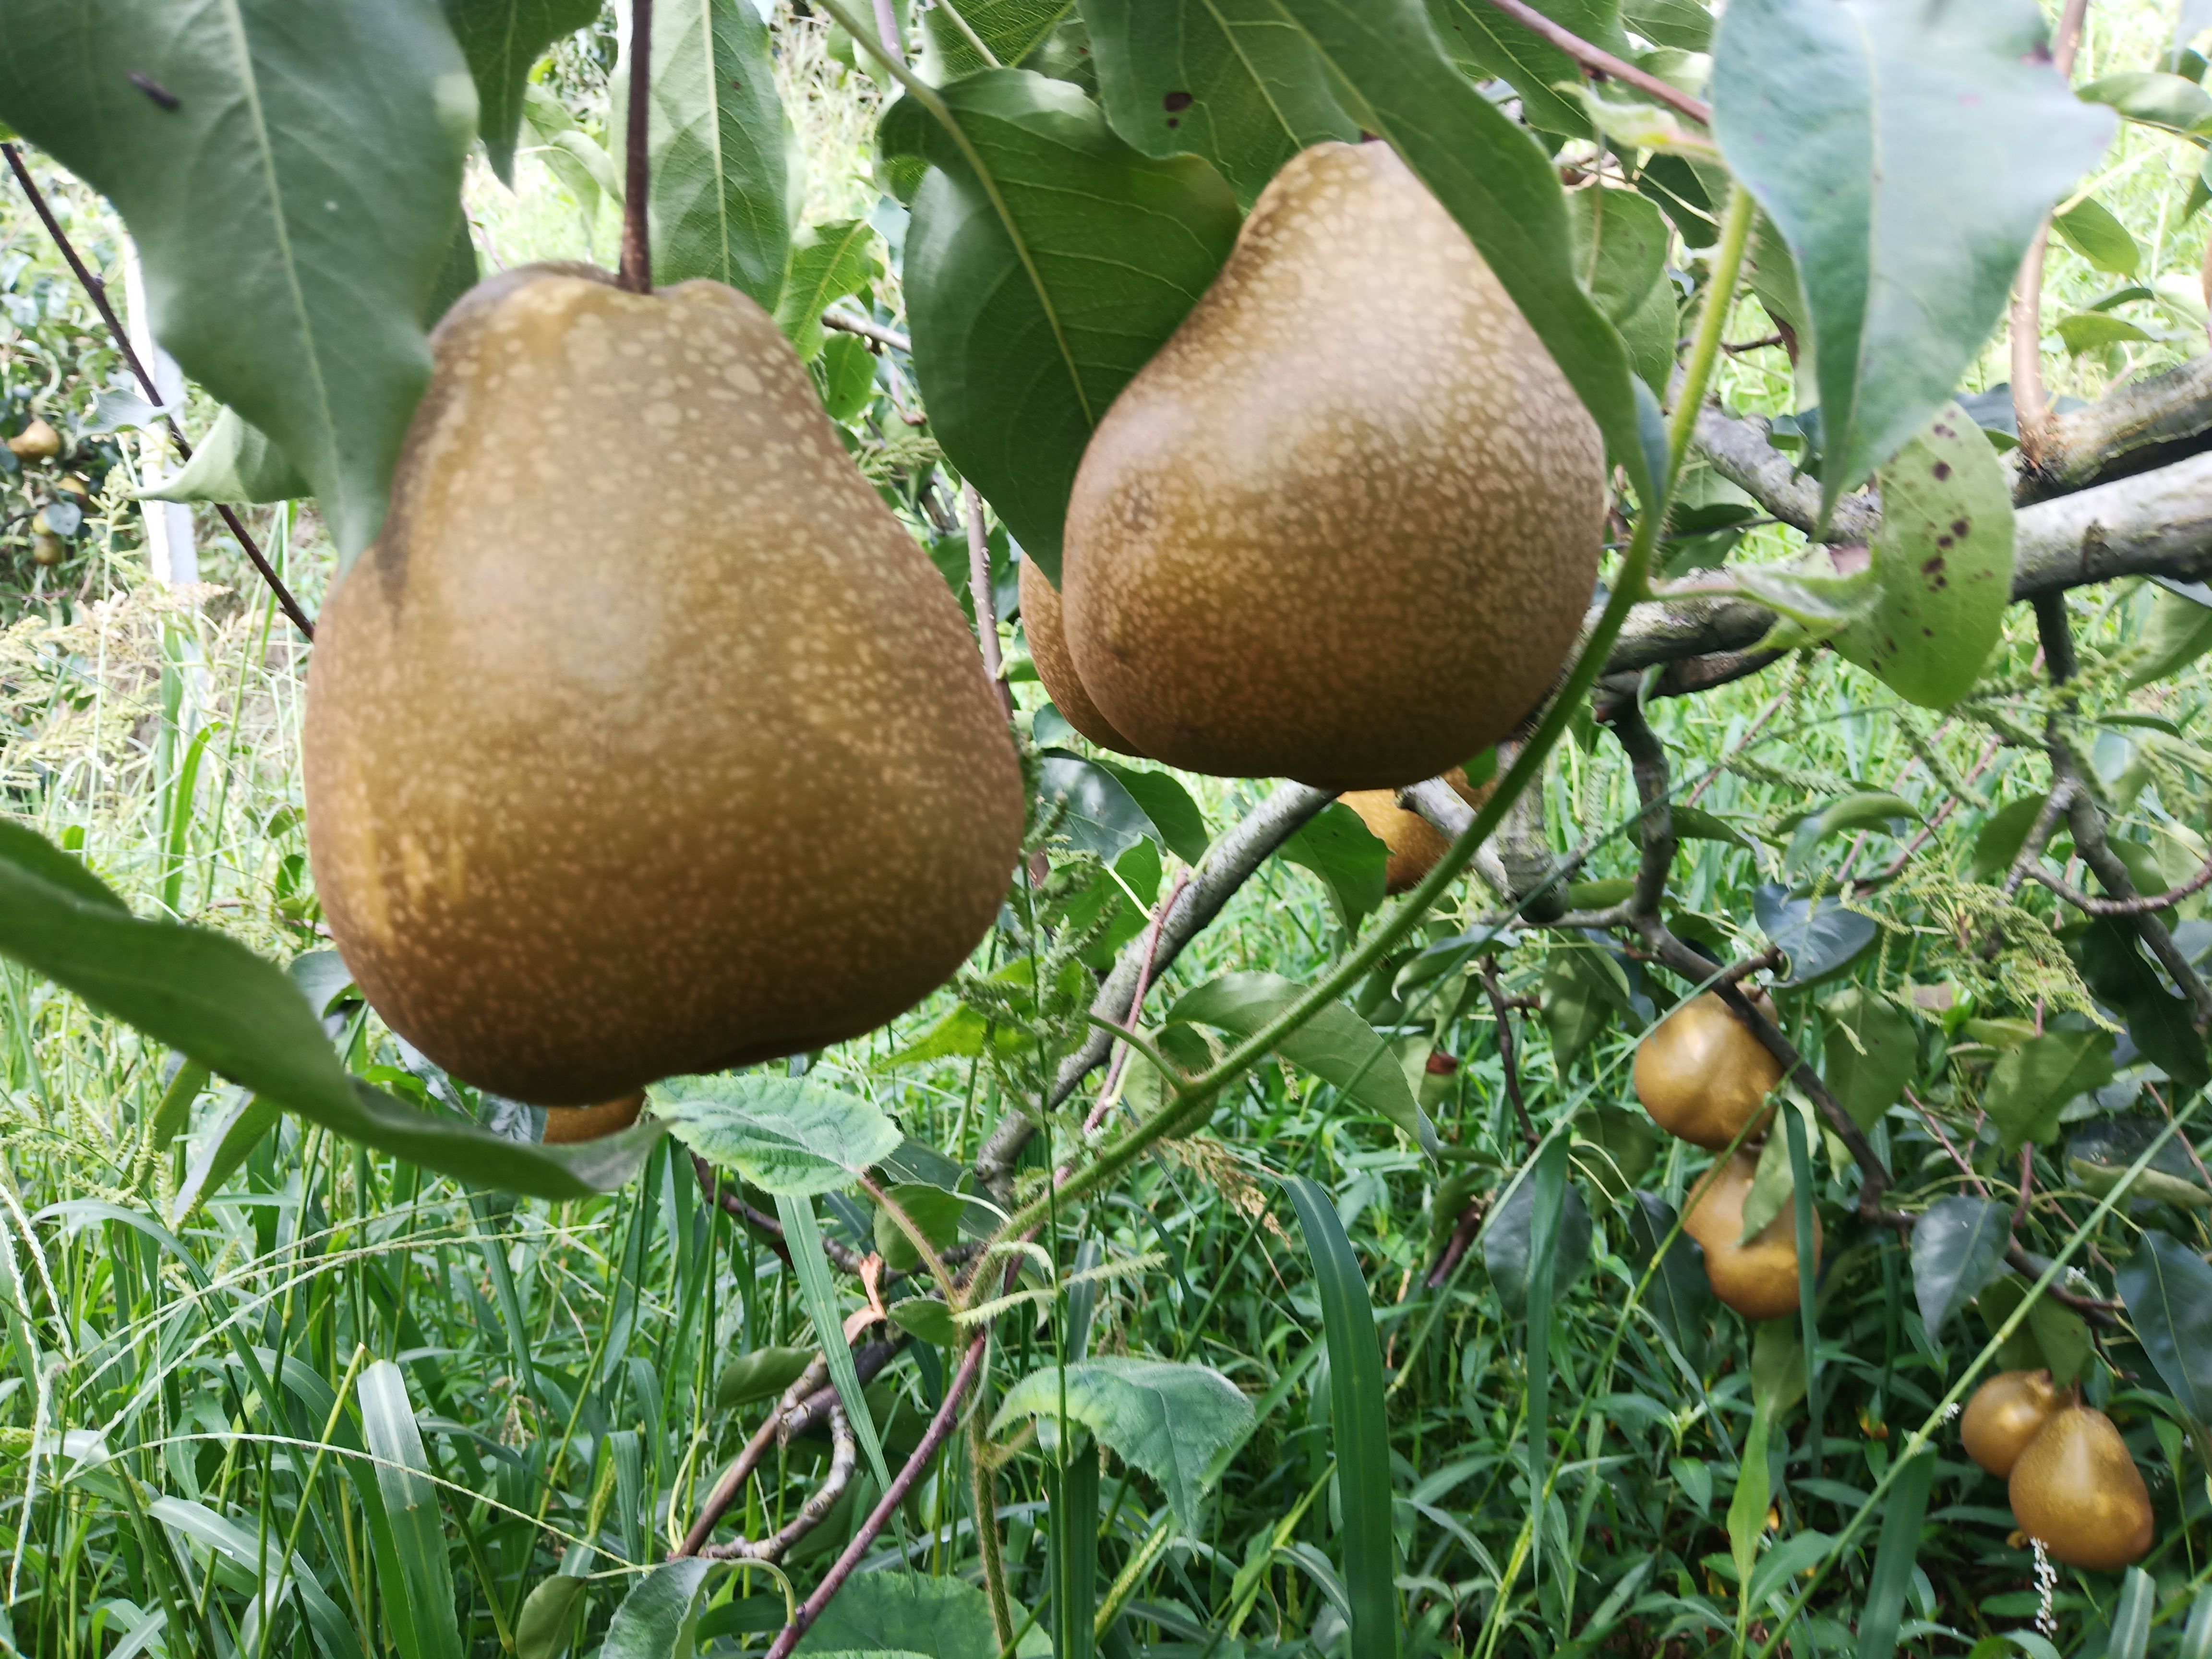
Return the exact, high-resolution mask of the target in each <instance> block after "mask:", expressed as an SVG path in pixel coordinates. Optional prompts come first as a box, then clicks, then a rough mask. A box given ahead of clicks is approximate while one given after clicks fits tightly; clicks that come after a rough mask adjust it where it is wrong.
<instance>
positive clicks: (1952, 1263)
mask: <svg viewBox="0 0 2212 1659" xmlns="http://www.w3.org/2000/svg"><path fill="white" fill-rule="evenodd" d="M2009 1243H2012V1213H2011V1212H2010V1211H2008V1209H2007V1208H2006V1207H2005V1206H2003V1205H2002V1204H1997V1203H1994V1202H1992V1201H1991V1200H1989V1199H1986V1198H1972V1197H1968V1196H1966V1194H1954V1195H1952V1196H1951V1197H1948V1198H1939V1199H1937V1200H1936V1201H1935V1202H1934V1203H1933V1204H1930V1205H1929V1206H1928V1210H1927V1212H1926V1213H1925V1214H1923V1216H1922V1217H1921V1218H1920V1220H1919V1223H1918V1225H1916V1226H1915V1227H1914V1228H1913V1230H1912V1292H1913V1295H1914V1296H1915V1297H1917V1299H1918V1301H1919V1303H1920V1320H1921V1323H1922V1324H1923V1325H1924V1326H1925V1327H1926V1328H1927V1330H1928V1334H1929V1337H1930V1338H1931V1339H1932V1338H1936V1337H1940V1336H1941V1335H1942V1334H1943V1328H1944V1326H1946V1325H1948V1324H1949V1323H1950V1322H1951V1316H1952V1315H1954V1314H1955V1313H1957V1312H1958V1311H1959V1310H1960V1309H1961V1308H1963V1307H1965V1306H1966V1304H1968V1303H1969V1302H1972V1300H1973V1299H1974V1298H1975V1297H1978V1296H1979V1295H1980V1294H1981V1293H1982V1292H1983V1291H1984V1290H1985V1289H1987V1288H1988V1286H1989V1285H1990V1281H1991V1280H1992V1279H1995V1278H1996V1276H1997V1275H1998V1274H1999V1273H2002V1272H2003V1271H2004V1255H2005V1247H2006V1246H2007V1245H2008V1244H2009Z"/></svg>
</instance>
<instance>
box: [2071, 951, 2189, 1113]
mask: <svg viewBox="0 0 2212 1659" xmlns="http://www.w3.org/2000/svg"><path fill="white" fill-rule="evenodd" d="M2080 950H2081V977H2082V979H2083V980H2084V981H2087V984H2088V987H2089V988H2090V989H2091V990H2092V991H2093V992H2095V993H2096V994H2097V998H2098V1000H2099V1001H2100V1002H2103V1003H2105V1004H2106V1006H2110V1007H2112V1008H2113V1009H2115V1010H2117V1011H2118V1012H2119V1014H2120V1015H2121V1016H2122V1017H2123V1018H2124V1019H2125V1020H2126V1021H2127V1027H2128V1036H2130V1037H2131V1038H2132V1039H2134V1042H2135V1045H2136V1048H2140V1049H2142V1052H2143V1055H2144V1057H2145V1058H2146V1059H2148V1060H2150V1062H2151V1063H2152V1064H2153V1065H2154V1066H2158V1067H2159V1068H2160V1070H2161V1071H2163V1072H2164V1073H2166V1075H2167V1076H2168V1077H2170V1078H2172V1079H2173V1080H2174V1082H2175V1083H2176V1084H2178V1085H2179V1086H2180V1087H2181V1089H2182V1090H2183V1091H2187V1092H2193V1091H2196V1090H2198V1089H2201V1088H2203V1086H2204V1085H2205V1084H2206V1083H2207V1082H2212V1066H2208V1064H2207V1063H2206V1058H2205V1052H2204V1037H2203V1033H2201V1032H2200V1031H2198V1030H2197V1027H2196V1026H2195V1024H2192V1022H2191V1012H2190V1006H2189V1003H2188V1002H2187V1000H2185V999H2184V998H2182V997H2179V996H2176V995H2175V994H2172V992H2170V991H2168V990H2167V989H2166V986H2165V983H2164V981H2162V980H2161V979H2160V977H2159V973H2158V970H2157V969H2155V968H2154V967H2152V966H2151V964H2150V963H2149V962H2148V959H2146V958H2145V957H2144V956H2143V953H2142V945H2141V944H2140V942H2139V941H2138V940H2137V939H2136V934H2135V931H2134V930H2133V929H2132V928H2130V927H2129V926H2128V925H2127V924H2126V923H2125V922H2124V921H2118V920H2116V919H2114V918H2112V917H2110V916H2101V917H2100V918H2098V919H2097V920H2096V921H2093V922H2091V923H2090V924H2089V926H2088V927H2087V928H2086V929H2084V930H2083V932H2082V933H2081V941H2080Z"/></svg>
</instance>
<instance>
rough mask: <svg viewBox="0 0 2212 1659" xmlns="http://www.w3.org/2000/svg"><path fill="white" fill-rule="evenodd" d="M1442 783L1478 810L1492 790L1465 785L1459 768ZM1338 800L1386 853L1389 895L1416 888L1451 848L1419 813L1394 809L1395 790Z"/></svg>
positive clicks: (1385, 880) (1353, 794)
mask: <svg viewBox="0 0 2212 1659" xmlns="http://www.w3.org/2000/svg"><path fill="white" fill-rule="evenodd" d="M1444 781H1445V782H1446V783H1448V784H1449V785H1451V787H1452V790H1453V792H1454V793H1456V794H1457V795H1458V796H1459V798H1460V799H1462V800H1463V801H1465V802H1466V803H1467V804H1468V805H1469V806H1480V805H1482V803H1483V802H1484V801H1486V800H1487V799H1490V792H1491V789H1492V787H1493V786H1492V785H1490V784H1487V783H1486V784H1482V785H1480V786H1477V785H1474V784H1471V783H1469V782H1468V781H1467V769H1465V768H1464V767H1459V766H1455V767H1453V768H1452V769H1451V770H1450V771H1449V772H1447V773H1445V774H1444ZM1342 799H1343V801H1344V804H1345V805H1346V806H1349V807H1350V808H1351V809H1352V811H1355V812H1357V813H1358V814H1359V821H1360V822H1361V823H1364V824H1365V825H1366V826H1367V829H1368V833H1369V834H1370V835H1372V836H1374V837H1375V838H1376V840H1377V841H1379V842H1382V843H1383V846H1385V847H1387V848H1389V849H1390V862H1389V865H1387V866H1385V867H1384V870H1383V884H1384V887H1385V889H1386V890H1388V891H1389V892H1393V893H1403V892H1406V891H1407V890H1410V889H1412V888H1415V887H1418V886H1419V885H1420V884H1421V881H1422V878H1424V877H1425V876H1426V875H1427V874H1428V873H1429V872H1430V871H1431V870H1433V869H1435V868H1436V867H1437V860H1438V859H1440V858H1442V857H1443V855H1444V854H1445V853H1446V852H1447V851H1449V848H1450V847H1451V842H1450V841H1449V839H1447V838H1446V836H1445V835H1444V833H1443V830H1441V829H1437V827H1436V825H1434V824H1433V823H1430V822H1429V821H1428V820H1427V819H1426V818H1425V817H1422V816H1421V815H1420V814H1419V812H1409V811H1407V810H1406V809H1405V808H1404V807H1402V806H1401V805H1398V792H1397V791H1396V790H1395V789H1352V790H1347V791H1346V792H1345V793H1344V795H1343V797H1342Z"/></svg>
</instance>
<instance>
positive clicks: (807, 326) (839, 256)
mask: <svg viewBox="0 0 2212 1659" xmlns="http://www.w3.org/2000/svg"><path fill="white" fill-rule="evenodd" d="M883 274H884V243H883V238H882V237H880V236H878V235H877V234H876V229H875V227H874V226H873V225H871V224H870V223H869V222H867V221H866V219H844V220H840V221H839V222H837V223H836V224H831V225H816V226H813V227H811V228H809V229H806V230H803V231H801V232H799V235H798V236H797V237H796V238H795V239H794V240H793V242H792V245H791V268H790V270H788V271H787V273H786V275H785V276H784V282H783V293H782V295H781V298H779V299H778V300H777V301H776V302H775V320H776V325H777V326H778V327H779V328H781V329H782V331H784V333H785V335H786V336H787V337H789V339H790V341H791V343H792V344H793V346H794V347H795V348H797V349H798V352H799V361H800V362H812V361H813V360H814V359H815V358H816V357H817V356H819V355H820V354H821V351H822V346H823V340H824V338H825V335H824V333H823V327H822V313H823V312H825V311H827V310H828V309H829V307H830V304H831V302H832V301H837V300H842V299H843V298H844V297H845V296H846V295H848V294H856V293H858V292H859V291H860V289H863V288H866V287H867V286H868V285H869V284H870V283H874V282H877V281H879V280H880V279H881V278H882V276H883Z"/></svg>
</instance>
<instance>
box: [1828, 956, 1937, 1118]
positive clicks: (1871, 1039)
mask: <svg viewBox="0 0 2212 1659" xmlns="http://www.w3.org/2000/svg"><path fill="white" fill-rule="evenodd" d="M1820 1008H1821V1012H1823V1013H1825V1014H1826V1016H1827V1018H1828V1022H1829V1027H1830V1029H1829V1031H1828V1035H1827V1040H1826V1044H1825V1046H1824V1047H1823V1048H1822V1050H1821V1053H1822V1056H1823V1064H1822V1066H1821V1070H1822V1072H1823V1073H1824V1074H1825V1075H1824V1076H1823V1078H1822V1079H1821V1080H1822V1081H1823V1082H1825V1083H1826V1085H1828V1091H1829V1092H1830V1093H1831V1094H1832V1095H1834V1096H1835V1097H1836V1099H1837V1102H1838V1103H1839V1104H1840V1105H1841V1106H1842V1107H1843V1109H1844V1110H1845V1111H1846V1112H1848V1113H1850V1116H1851V1121H1853V1122H1854V1123H1856V1124H1857V1125H1858V1126H1859V1127H1860V1128H1862V1129H1864V1130H1866V1131H1867V1132H1868V1133H1872V1132H1873V1130H1874V1126H1875V1124H1876V1123H1878V1122H1880V1121H1881V1117H1882V1115H1883V1114H1884V1113H1886V1112H1887V1111H1888V1110H1889V1109H1890V1108H1891V1107H1893V1106H1894V1105H1896V1104H1897V1103H1898V1101H1899V1099H1900V1098H1902V1097H1903V1096H1904V1093H1905V1085H1906V1084H1908V1083H1910V1082H1911V1080H1912V1074H1913V1073H1914V1072H1915V1071H1917V1069H1918V1067H1919V1064H1920V1032H1919V1029H1918V1027H1917V1026H1916V1025H1915V1024H1913V1022H1912V1016H1911V1015H1910V1014H1908V1013H1906V1012H1905V1011H1904V1010H1903V1009H1901V1008H1899V1006H1897V1005H1896V1004H1895V1003H1893V1002H1892V1001H1891V1000H1889V999H1888V998H1887V997H1886V996H1884V995H1882V994H1881V993H1880V992H1879V991H1875V990H1873V989H1871V988H1870V987H1866V986H1863V985H1853V986H1848V987H1845V988H1844V989H1843V990H1841V991H1838V993H1836V994H1835V995H1833V996H1832V997H1830V998H1828V999H1827V1000H1826V1001H1824V1002H1823V1003H1822V1004H1821V1005H1820ZM1854 1039H1856V1041H1854Z"/></svg>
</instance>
